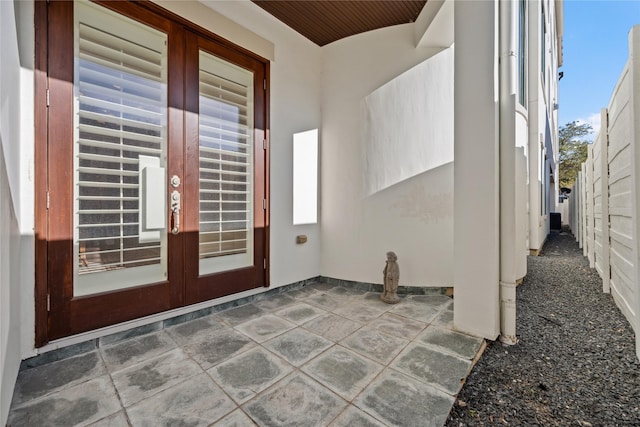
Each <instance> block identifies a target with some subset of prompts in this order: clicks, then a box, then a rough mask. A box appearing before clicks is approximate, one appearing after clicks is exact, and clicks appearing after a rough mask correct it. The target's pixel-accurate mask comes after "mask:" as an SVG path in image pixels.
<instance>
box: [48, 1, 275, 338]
mask: <svg viewBox="0 0 640 427" xmlns="http://www.w3.org/2000/svg"><path fill="white" fill-rule="evenodd" d="M40 7H42V6H40ZM150 7H151V6H150V5H149V4H145V5H142V6H141V5H138V4H135V3H129V2H99V3H92V2H87V1H77V2H51V3H49V5H48V10H47V13H48V30H47V37H46V38H47V43H46V46H47V55H48V67H47V85H48V98H49V99H48V122H47V138H48V141H46V142H45V143H46V144H47V162H46V163H47V164H46V171H47V181H48V183H47V203H48V208H47V212H46V216H47V218H46V224H47V232H46V236H47V238H46V254H47V255H46V257H47V259H46V268H47V277H46V282H47V292H48V296H49V307H48V333H47V339H49V340H50V339H55V338H60V337H63V336H68V335H72V334H75V333H79V332H82V331H87V330H92V329H96V328H99V327H102V326H107V325H111V324H114V323H118V322H122V321H126V320H130V319H134V318H138V317H142V316H146V315H149V314H153V313H157V312H161V311H166V310H169V309H172V308H177V307H181V306H184V305H188V304H193V303H196V302H200V301H205V300H208V299H212V298H216V297H219V296H223V295H228V294H232V293H236V292H240V291H243V290H247V289H252V288H256V287H259V286H266V285H267V270H266V266H267V261H266V247H267V237H268V232H267V218H268V212H267V203H266V194H267V179H266V162H267V152H266V149H265V147H266V140H265V139H266V132H265V129H266V117H267V114H266V108H267V106H266V88H267V85H266V74H267V73H266V69H267V64H266V63H265V62H263V61H262V60H260V59H259V58H256V57H254V56H252V55H250V54H247V53H246V52H244V51H240V50H238V49H234V48H233V47H232V46H230V45H229V44H228V43H224V42H221V41H219V40H216V39H215V38H213V37H208V36H206V35H202V34H201V33H199V32H196V30H194V31H192V30H191V29H190V28H189V27H188V25H186V24H185V23H184V22H176V21H175V20H172V19H169V18H167V17H165V16H163V15H162V13H161V11H160V10H158V9H157V8H154V7H153V8H151V9H150ZM40 143H42V142H40Z"/></svg>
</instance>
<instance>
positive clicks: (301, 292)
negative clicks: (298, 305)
mask: <svg viewBox="0 0 640 427" xmlns="http://www.w3.org/2000/svg"><path fill="white" fill-rule="evenodd" d="M316 293H318V291H317V290H316V289H315V288H314V287H312V286H305V287H303V288H300V289H296V290H295V291H289V292H287V295H289V296H290V297H293V298H297V299H305V298H308V297H310V296H311V295H314V294H316Z"/></svg>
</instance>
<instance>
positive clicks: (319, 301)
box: [304, 292, 348, 311]
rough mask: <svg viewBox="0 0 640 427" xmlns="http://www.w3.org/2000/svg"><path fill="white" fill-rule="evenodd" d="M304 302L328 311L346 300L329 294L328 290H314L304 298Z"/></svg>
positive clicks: (343, 303)
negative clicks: (313, 292)
mask: <svg viewBox="0 0 640 427" xmlns="http://www.w3.org/2000/svg"><path fill="white" fill-rule="evenodd" d="M304 302H306V303H308V304H313V305H315V306H317V307H320V308H322V309H324V310H329V311H330V310H334V309H335V308H336V307H340V306H341V305H345V304H347V302H348V301H347V300H346V299H345V298H340V297H338V296H336V295H331V294H329V293H328V292H316V293H315V294H313V295H310V296H308V297H307V298H305V299H304Z"/></svg>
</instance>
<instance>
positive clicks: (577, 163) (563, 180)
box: [558, 121, 593, 188]
mask: <svg viewBox="0 0 640 427" xmlns="http://www.w3.org/2000/svg"><path fill="white" fill-rule="evenodd" d="M592 133H593V129H592V128H591V125H590V124H588V123H578V122H575V121H573V122H571V123H567V124H566V125H564V126H561V127H560V130H559V132H558V136H559V141H560V147H559V149H558V160H559V162H560V166H559V167H560V168H559V174H560V187H568V188H571V186H572V185H573V183H574V182H575V180H576V178H577V177H578V172H579V171H580V167H581V165H582V163H583V162H585V161H586V160H587V147H588V146H589V140H588V139H587V137H588V136H589V135H591V134H592Z"/></svg>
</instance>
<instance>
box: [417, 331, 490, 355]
mask: <svg viewBox="0 0 640 427" xmlns="http://www.w3.org/2000/svg"><path fill="white" fill-rule="evenodd" d="M416 341H420V342H422V343H424V344H426V345H427V346H429V347H432V348H434V349H436V350H439V351H442V352H444V353H449V354H453V355H454V356H458V357H463V358H465V359H473V358H474V357H476V354H477V353H478V350H480V346H481V345H482V342H483V341H484V340H483V339H482V338H478V337H472V336H470V335H466V334H462V333H460V332H455V331H451V330H449V329H443V328H438V327H436V326H430V327H429V328H427V329H426V330H425V331H424V332H423V333H421V334H420V335H419V336H418V338H417V340H416Z"/></svg>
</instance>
